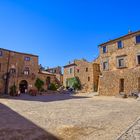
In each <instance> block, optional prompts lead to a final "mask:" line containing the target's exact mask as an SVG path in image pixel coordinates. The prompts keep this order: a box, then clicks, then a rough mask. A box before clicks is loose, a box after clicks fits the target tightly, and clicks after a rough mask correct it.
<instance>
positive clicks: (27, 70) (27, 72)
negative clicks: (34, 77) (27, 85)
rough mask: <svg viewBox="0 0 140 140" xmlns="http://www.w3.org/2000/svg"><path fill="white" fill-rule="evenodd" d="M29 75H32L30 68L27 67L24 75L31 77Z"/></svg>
mask: <svg viewBox="0 0 140 140" xmlns="http://www.w3.org/2000/svg"><path fill="white" fill-rule="evenodd" d="M29 74H30V69H29V67H25V69H24V75H29Z"/></svg>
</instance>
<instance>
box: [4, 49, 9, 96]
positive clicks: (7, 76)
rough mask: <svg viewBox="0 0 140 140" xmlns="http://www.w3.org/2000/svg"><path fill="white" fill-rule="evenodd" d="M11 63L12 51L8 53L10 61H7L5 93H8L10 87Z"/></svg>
mask: <svg viewBox="0 0 140 140" xmlns="http://www.w3.org/2000/svg"><path fill="white" fill-rule="evenodd" d="M9 65H10V51H9V54H8V61H7V71H6V79H5V94H6V95H8V88H9V76H10V72H9Z"/></svg>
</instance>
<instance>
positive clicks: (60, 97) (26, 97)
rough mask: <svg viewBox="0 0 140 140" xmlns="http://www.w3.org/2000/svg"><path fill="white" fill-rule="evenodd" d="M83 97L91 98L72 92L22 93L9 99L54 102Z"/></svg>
mask: <svg viewBox="0 0 140 140" xmlns="http://www.w3.org/2000/svg"><path fill="white" fill-rule="evenodd" d="M81 98H90V97H86V96H72V95H70V94H58V95H37V96H30V95H28V94H21V95H20V96H18V97H12V96H10V97H8V98H7V99H14V100H26V101H40V102H53V101H62V100H70V99H81Z"/></svg>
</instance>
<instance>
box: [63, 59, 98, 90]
mask: <svg viewBox="0 0 140 140" xmlns="http://www.w3.org/2000/svg"><path fill="white" fill-rule="evenodd" d="M74 64H75V65H70V66H67V67H64V86H66V79H68V78H73V77H77V78H78V79H79V80H80V83H81V86H82V89H81V92H93V91H94V89H95V87H96V88H97V89H98V80H99V72H100V69H99V64H96V63H94V64H93V63H90V62H88V61H86V60H83V59H81V60H75V61H74ZM70 68H72V69H73V73H71V74H70V73H69V70H70Z"/></svg>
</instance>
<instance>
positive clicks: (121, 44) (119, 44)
mask: <svg viewBox="0 0 140 140" xmlns="http://www.w3.org/2000/svg"><path fill="white" fill-rule="evenodd" d="M122 48H123V43H122V41H118V49H122Z"/></svg>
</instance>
